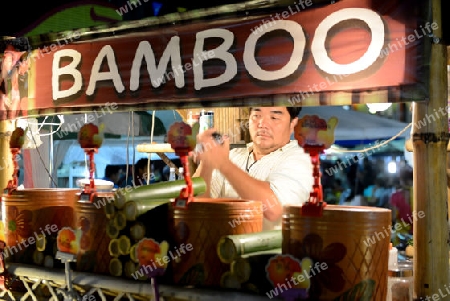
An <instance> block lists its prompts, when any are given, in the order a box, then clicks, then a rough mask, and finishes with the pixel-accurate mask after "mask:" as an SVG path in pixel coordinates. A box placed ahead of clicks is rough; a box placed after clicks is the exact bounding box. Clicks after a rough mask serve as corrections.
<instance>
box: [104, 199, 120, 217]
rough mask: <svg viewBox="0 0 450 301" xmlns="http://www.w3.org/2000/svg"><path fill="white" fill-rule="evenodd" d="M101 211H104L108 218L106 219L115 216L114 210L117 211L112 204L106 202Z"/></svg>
mask: <svg viewBox="0 0 450 301" xmlns="http://www.w3.org/2000/svg"><path fill="white" fill-rule="evenodd" d="M103 209H104V211H105V215H106V218H108V219H112V218H114V215H115V214H116V210H117V209H116V206H115V205H114V203H111V202H106V204H105V206H104V207H103Z"/></svg>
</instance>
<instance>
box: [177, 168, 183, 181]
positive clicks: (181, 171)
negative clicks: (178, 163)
mask: <svg viewBox="0 0 450 301" xmlns="http://www.w3.org/2000/svg"><path fill="white" fill-rule="evenodd" d="M183 172H184V168H183V167H180V168H178V173H179V174H178V180H183V179H184V175H183Z"/></svg>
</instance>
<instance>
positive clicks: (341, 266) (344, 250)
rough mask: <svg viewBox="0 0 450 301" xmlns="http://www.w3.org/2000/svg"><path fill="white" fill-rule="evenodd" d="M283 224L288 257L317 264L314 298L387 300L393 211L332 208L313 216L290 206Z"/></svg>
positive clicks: (311, 293) (312, 289) (313, 278)
mask: <svg viewBox="0 0 450 301" xmlns="http://www.w3.org/2000/svg"><path fill="white" fill-rule="evenodd" d="M282 220H283V224H282V236H283V242H282V252H283V254H289V255H291V256H293V257H295V258H297V259H299V260H302V259H303V258H309V259H311V260H312V264H313V265H312V267H311V270H310V273H309V274H308V275H307V276H306V275H305V277H306V278H308V277H309V280H310V287H309V300H321V301H325V300H362V299H364V300H379V301H384V300H386V294H387V273H388V257H389V243H390V239H391V230H390V229H391V221H392V220H391V210H388V209H383V208H375V207H365V206H337V205H328V206H326V207H325V209H324V211H323V216H322V217H308V216H302V215H301V212H300V206H287V207H285V208H284V213H283V219H282ZM351 296H353V297H351ZM355 296H358V297H357V298H356V297H355ZM363 297H364V298H363ZM359 298H362V299H359Z"/></svg>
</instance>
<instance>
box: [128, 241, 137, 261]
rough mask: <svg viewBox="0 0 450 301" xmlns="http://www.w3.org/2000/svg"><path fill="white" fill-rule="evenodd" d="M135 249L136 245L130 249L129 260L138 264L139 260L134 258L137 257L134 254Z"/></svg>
mask: <svg viewBox="0 0 450 301" xmlns="http://www.w3.org/2000/svg"><path fill="white" fill-rule="evenodd" d="M136 247H137V243H136V244H134V245H132V246H131V247H130V259H131V261H133V262H135V263H138V262H139V259H138V258H137V257H136V255H137V254H136Z"/></svg>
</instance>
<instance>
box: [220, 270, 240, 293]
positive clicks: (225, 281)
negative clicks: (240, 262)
mask: <svg viewBox="0 0 450 301" xmlns="http://www.w3.org/2000/svg"><path fill="white" fill-rule="evenodd" d="M220 287H223V288H231V289H240V288H241V282H239V280H238V279H237V277H236V276H235V275H233V274H232V273H231V272H230V271H226V272H225V273H223V274H222V276H221V277H220Z"/></svg>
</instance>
